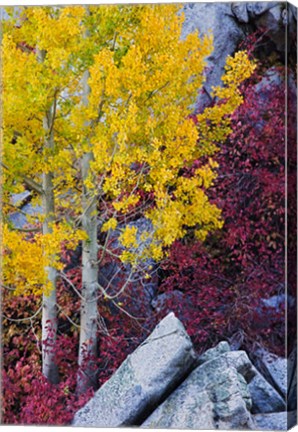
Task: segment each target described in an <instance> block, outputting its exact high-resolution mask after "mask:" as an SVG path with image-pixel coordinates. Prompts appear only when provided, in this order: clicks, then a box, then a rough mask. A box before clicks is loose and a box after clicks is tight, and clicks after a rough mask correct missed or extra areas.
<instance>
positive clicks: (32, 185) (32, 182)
mask: <svg viewBox="0 0 298 432" xmlns="http://www.w3.org/2000/svg"><path fill="white" fill-rule="evenodd" d="M1 165H2V167H3V168H4V169H6V170H7V171H8V172H11V170H10V168H9V167H8V166H7V165H5V164H4V163H3V162H1ZM19 177H20V178H21V179H22V180H23V182H24V183H25V185H26V186H27V187H28V188H29V189H31V190H33V191H35V192H37V193H38V194H40V195H41V194H42V187H41V185H40V184H39V183H37V182H36V181H35V180H33V179H31V178H29V177H27V176H26V175H22V174H19Z"/></svg>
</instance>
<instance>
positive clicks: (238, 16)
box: [182, 2, 297, 111]
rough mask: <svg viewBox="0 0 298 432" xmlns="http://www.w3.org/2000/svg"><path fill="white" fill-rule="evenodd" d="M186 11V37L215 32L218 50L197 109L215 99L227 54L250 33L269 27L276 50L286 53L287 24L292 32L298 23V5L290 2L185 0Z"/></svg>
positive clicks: (210, 59) (209, 63) (209, 64)
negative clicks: (187, 0)
mask: <svg viewBox="0 0 298 432" xmlns="http://www.w3.org/2000/svg"><path fill="white" fill-rule="evenodd" d="M183 12H184V14H185V22H184V28H183V34H182V36H183V37H185V36H186V35H188V34H189V33H191V32H193V31H195V30H198V32H199V35H200V36H203V35H205V34H208V33H210V31H212V34H213V45H214V50H213V52H212V53H211V55H210V56H209V57H207V59H206V61H207V65H206V70H205V77H206V81H205V84H204V88H203V91H202V92H201V93H200V94H199V95H198V99H197V107H196V111H202V110H203V109H204V108H205V107H206V106H207V105H209V104H210V103H211V102H212V87H213V86H218V85H221V77H222V75H223V73H224V66H225V63H226V58H227V56H229V55H233V54H234V53H235V51H236V49H237V48H238V45H239V44H240V42H241V41H243V39H244V38H245V36H246V35H247V34H249V33H252V32H254V31H255V30H256V29H263V28H265V29H266V35H267V37H269V39H270V40H271V44H272V46H273V47H274V50H275V51H276V52H278V53H280V54H281V56H282V57H283V56H284V53H285V50H286V47H288V49H290V45H289V44H288V46H286V44H285V40H286V38H285V32H286V26H288V32H289V33H291V32H292V29H294V28H295V26H296V24H297V11H296V8H295V7H294V6H292V5H290V4H289V3H287V2H221V3H216V2H214V3H204V2H198V3H190V4H185V5H184V7H183ZM269 49H270V47H269ZM271 49H272V48H271ZM262 50H263V51H266V49H265V47H264V44H263V45H262ZM267 54H268V53H267Z"/></svg>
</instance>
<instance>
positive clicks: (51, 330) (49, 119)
mask: <svg viewBox="0 0 298 432" xmlns="http://www.w3.org/2000/svg"><path fill="white" fill-rule="evenodd" d="M45 56H46V53H45V51H43V50H40V49H39V48H37V59H38V61H39V62H40V63H43V62H44V59H45ZM54 120H55V119H54V109H53V107H52V109H49V110H48V112H47V113H46V114H45V116H44V118H43V129H44V135H45V139H44V150H45V151H46V152H47V151H51V150H53V149H54V146H55V142H54V129H53V125H54ZM53 177H54V175H53V172H52V171H49V172H45V173H43V174H42V211H43V217H44V221H43V224H42V233H43V235H45V234H50V233H51V232H52V227H51V223H52V222H53V221H54V217H55V199H54V188H53ZM45 258H47V257H45ZM44 271H45V272H46V274H47V279H48V281H49V282H50V284H51V286H52V289H51V291H50V292H49V293H48V292H47V293H46V292H45V293H44V294H43V306H42V373H43V375H44V376H45V377H46V378H47V379H48V380H49V381H50V382H51V383H53V384H56V383H58V381H59V375H58V368H57V365H56V364H55V355H54V348H55V343H56V337H57V307H56V296H57V294H56V280H57V271H56V269H54V268H53V267H48V266H45V268H44Z"/></svg>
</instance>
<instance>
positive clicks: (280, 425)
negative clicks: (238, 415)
mask: <svg viewBox="0 0 298 432" xmlns="http://www.w3.org/2000/svg"><path fill="white" fill-rule="evenodd" d="M253 419H254V422H255V425H256V429H257V430H272V431H284V430H288V429H289V428H291V427H293V426H295V425H296V424H297V413H296V411H291V412H286V411H285V412H280V413H271V414H256V415H254V416H253Z"/></svg>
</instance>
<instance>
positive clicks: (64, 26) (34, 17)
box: [2, 5, 254, 392]
mask: <svg viewBox="0 0 298 432" xmlns="http://www.w3.org/2000/svg"><path fill="white" fill-rule="evenodd" d="M179 9H180V7H179V6H178V5H142V6H89V7H88V8H83V7H80V6H73V7H56V8H49V7H29V8H25V9H22V11H21V14H20V19H19V22H18V23H16V21H15V22H14V21H13V20H11V22H9V23H8V24H7V25H6V28H5V32H4V38H3V45H2V49H3V55H4V74H3V77H4V96H5V104H4V128H5V136H6V138H5V142H4V147H5V148H4V163H5V164H6V166H7V170H6V174H5V176H6V177H5V180H7V182H6V183H7V185H6V188H5V190H4V196H5V205H4V207H5V212H6V214H9V212H10V207H9V198H10V196H11V194H12V193H15V192H19V191H22V190H24V188H29V187H31V189H33V190H34V191H35V192H34V193H36V194H37V191H39V192H40V190H42V189H43V190H47V191H50V190H51V191H53V194H54V197H53V196H50V195H48V198H49V201H48V202H47V203H46V201H45V197H44V205H43V214H42V215H41V217H40V222H41V223H42V224H43V226H44V229H43V233H37V234H35V235H34V236H33V239H31V240H30V242H29V240H28V237H26V233H16V232H15V230H14V229H13V227H12V226H11V224H9V223H6V225H5V227H4V228H5V229H4V234H5V235H4V242H5V245H4V246H5V250H6V252H5V257H4V258H5V260H4V266H5V269H4V279H5V283H6V284H7V285H10V286H13V287H15V289H16V292H18V293H20V292H21V293H22V292H23V294H24V295H26V293H28V292H35V293H36V294H37V295H40V294H41V293H42V292H45V293H46V295H47V296H48V298H49V299H51V300H50V301H51V302H52V304H54V303H55V302H56V299H55V297H54V296H55V294H54V289H55V288H54V284H53V281H54V280H55V279H56V276H57V277H64V276H65V275H63V264H62V262H61V260H60V253H61V245H62V244H64V246H65V245H66V246H67V247H69V248H74V247H75V246H76V245H77V244H78V242H79V241H83V252H82V285H83V287H82V292H81V294H80V296H81V322H80V343H79V356H78V357H79V364H80V365H81V367H82V369H83V370H84V375H85V378H87V380H86V381H85V383H84V382H83V379H82V378H80V377H78V391H79V392H82V391H84V390H85V388H87V387H88V386H89V385H93V384H94V383H93V379H94V377H93V376H92V375H93V371H92V367H91V366H92V365H91V363H90V355H96V347H97V330H98V327H97V325H98V318H99V317H98V310H97V303H98V301H100V300H101V299H103V298H104V297H105V298H107V299H111V300H115V298H117V296H119V295H120V294H122V293H124V292H125V287H126V282H124V283H123V286H122V287H119V289H118V292H116V293H111V291H110V290H108V289H107V287H105V286H102V285H101V284H99V282H98V265H99V262H100V261H102V260H103V258H104V256H106V255H107V254H108V255H109V256H111V257H115V259H119V260H120V261H121V262H122V263H124V264H126V265H129V266H130V268H131V274H132V273H133V272H134V271H135V270H136V269H137V268H138V267H139V266H140V265H141V263H142V262H145V261H146V260H147V259H148V258H150V259H151V258H153V259H154V260H156V261H160V260H161V259H162V258H163V257H164V255H165V254H166V252H167V249H168V247H169V246H170V245H171V244H172V243H173V242H174V241H175V240H176V239H179V238H183V236H184V235H185V234H186V232H187V231H188V230H192V231H193V233H194V235H195V236H197V238H198V239H200V240H202V241H203V240H204V239H205V238H206V236H207V234H208V232H210V231H212V230H216V229H218V228H220V227H221V226H222V224H223V221H222V220H221V217H220V210H219V209H218V208H217V207H216V206H215V205H213V204H212V203H210V202H209V200H208V198H207V195H206V189H208V187H210V186H211V184H212V181H213V179H214V178H215V176H216V168H217V167H216V164H215V163H214V162H213V161H212V155H213V154H214V152H215V151H216V150H217V149H218V146H219V145H220V143H221V142H222V141H223V140H224V139H225V138H226V137H227V135H228V134H229V132H230V126H229V124H230V120H229V116H230V114H232V112H233V111H234V110H235V108H236V107H237V106H239V105H240V104H241V102H242V98H241V96H240V93H239V90H238V87H239V84H240V83H241V82H242V81H243V80H244V79H246V78H248V77H249V76H250V74H251V73H252V71H253V69H254V66H253V65H252V64H251V63H250V61H249V60H248V57H247V55H246V54H245V53H244V52H239V53H237V55H236V56H235V57H234V58H229V59H228V60H227V67H226V73H225V75H224V78H223V87H220V88H217V89H214V95H215V97H217V99H218V100H219V101H220V103H219V104H217V105H215V106H214V107H210V108H207V109H206V110H205V111H204V112H203V113H202V114H199V115H198V116H197V120H198V123H197V124H195V123H194V121H193V119H191V115H192V114H193V107H194V104H195V101H196V96H197V93H198V91H199V90H200V88H201V86H202V84H203V71H204V67H205V61H204V59H205V58H206V56H208V55H209V54H210V53H211V52H212V37H211V36H206V37H204V38H202V39H200V38H199V37H198V34H197V32H195V33H193V34H190V35H188V36H187V37H186V38H185V39H182V38H181V27H182V24H183V14H181V13H178V12H179ZM37 47H38V49H40V50H44V52H45V53H46V54H45V56H44V59H43V62H38V61H37V56H36V53H35V50H36V49H37ZM54 117H55V122H54V123H53V118H54ZM15 132H17V136H18V138H17V140H16V143H15V144H12V139H13V136H14V134H15ZM202 157H204V158H205V163H204V164H203V163H201V165H200V168H197V169H191V168H192V167H193V164H194V162H195V161H197V160H199V159H200V158H202ZM42 179H43V184H42V185H41V180H42ZM30 185H31V186H30ZM45 196H46V195H45ZM144 197H147V198H144ZM35 200H36V202H39V200H40V198H38V194H37V195H36V198H35ZM54 201H55V208H54V204H53V203H54ZM47 213H48V214H47ZM52 213H53V214H54V216H53V219H52V216H50V215H51V214H52ZM136 215H138V216H140V215H141V216H142V217H144V218H146V219H147V220H149V221H150V226H151V228H150V229H148V230H147V231H143V232H142V233H140V232H139V231H138V228H137V227H136V226H134V225H132V224H131V223H130V222H131V221H132V220H133V218H135V217H136ZM7 222H8V221H7ZM32 222H34V221H32ZM115 230H116V231H117V232H118V233H119V241H120V244H121V250H120V251H119V250H118V251H115V250H110V249H109V241H108V239H109V237H110V236H111V234H112V232H114V231H115ZM99 238H101V239H102V238H105V241H104V243H100V242H99ZM29 244H30V246H28V245H29ZM26 245H27V246H26ZM26 247H27V249H28V251H29V250H30V251H33V250H35V257H34V258H33V257H32V256H30V257H29V256H28V253H29V252H28V253H26V252H25V251H26ZM20 250H21V251H22V252H23V255H24V254H25V256H26V258H27V262H28V265H27V266H26V267H25V268H24V266H21V265H20V264H21V263H22V262H24V256H23V255H22V253H19V252H20ZM41 250H42V251H43V254H42V253H41ZM41 256H42V257H43V258H42V259H43V265H41V266H40V270H39V271H38V272H36V269H37V268H38V265H37V262H36V260H38V259H40V257H41ZM22 260H23V261H22ZM44 267H47V268H52V269H53V272H52V273H51V272H50V271H48V272H45V271H44V270H43V268H44ZM110 282H111V281H110ZM44 304H45V303H44ZM53 343H54V339H53ZM51 361H53V362H54V359H52V360H51Z"/></svg>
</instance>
